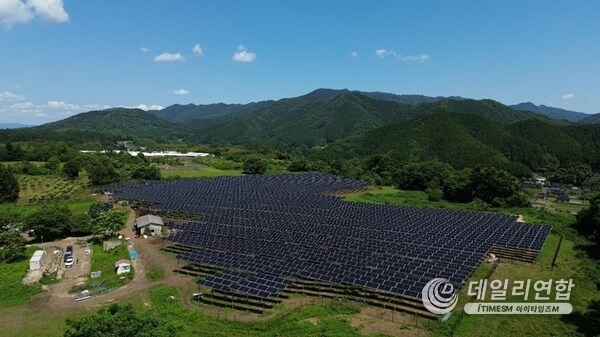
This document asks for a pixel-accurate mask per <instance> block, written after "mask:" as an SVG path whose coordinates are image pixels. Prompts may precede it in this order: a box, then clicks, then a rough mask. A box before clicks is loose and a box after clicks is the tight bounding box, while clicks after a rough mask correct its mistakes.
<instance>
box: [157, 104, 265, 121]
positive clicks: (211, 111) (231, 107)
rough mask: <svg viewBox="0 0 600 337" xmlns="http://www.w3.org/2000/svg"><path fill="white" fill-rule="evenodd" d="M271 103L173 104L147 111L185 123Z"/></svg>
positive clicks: (237, 113)
mask: <svg viewBox="0 0 600 337" xmlns="http://www.w3.org/2000/svg"><path fill="white" fill-rule="evenodd" d="M272 103H273V101H262V102H258V103H248V104H225V103H217V104H206V105H202V104H200V105H197V104H187V105H180V104H174V105H171V106H168V107H166V108H164V109H162V110H150V111H148V112H149V113H151V114H153V115H155V116H157V117H160V118H162V119H164V120H166V121H169V122H173V123H186V122H188V121H190V120H197V121H205V120H209V119H215V118H224V117H229V118H233V117H237V116H241V115H244V114H247V113H251V112H254V111H256V110H258V109H260V108H263V107H266V106H268V105H270V104H272Z"/></svg>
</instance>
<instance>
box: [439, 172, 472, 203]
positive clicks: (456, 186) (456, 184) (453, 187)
mask: <svg viewBox="0 0 600 337" xmlns="http://www.w3.org/2000/svg"><path fill="white" fill-rule="evenodd" d="M442 192H443V194H444V199H445V200H448V201H452V202H470V201H471V200H473V196H472V194H471V170H470V169H464V170H460V171H455V172H454V173H452V174H451V175H450V176H449V177H448V178H447V179H446V180H444V181H443V182H442Z"/></svg>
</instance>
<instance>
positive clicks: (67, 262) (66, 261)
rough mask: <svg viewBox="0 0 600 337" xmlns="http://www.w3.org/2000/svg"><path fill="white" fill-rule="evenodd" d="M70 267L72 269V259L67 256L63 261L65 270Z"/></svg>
mask: <svg viewBox="0 0 600 337" xmlns="http://www.w3.org/2000/svg"><path fill="white" fill-rule="evenodd" d="M71 267H73V257H72V256H69V257H67V259H66V260H65V268H71Z"/></svg>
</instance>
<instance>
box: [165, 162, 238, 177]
mask: <svg viewBox="0 0 600 337" xmlns="http://www.w3.org/2000/svg"><path fill="white" fill-rule="evenodd" d="M160 173H161V175H162V177H163V178H164V179H175V178H211V177H220V176H239V175H242V171H241V170H220V169H216V168H214V167H208V166H203V165H191V166H183V167H182V166H170V167H165V166H162V167H161V168H160Z"/></svg>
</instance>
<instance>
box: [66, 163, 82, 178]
mask: <svg viewBox="0 0 600 337" xmlns="http://www.w3.org/2000/svg"><path fill="white" fill-rule="evenodd" d="M80 170H81V163H80V162H79V160H77V159H75V158H73V159H70V160H69V161H67V162H66V163H64V164H63V168H62V173H63V174H64V175H65V176H66V177H67V178H69V179H77V178H79V171H80Z"/></svg>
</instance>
